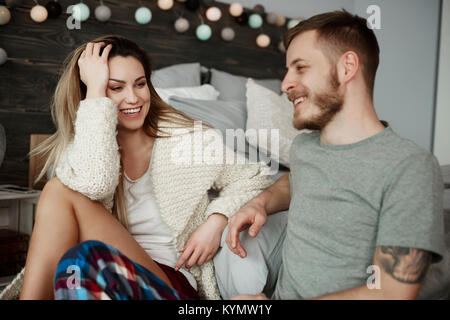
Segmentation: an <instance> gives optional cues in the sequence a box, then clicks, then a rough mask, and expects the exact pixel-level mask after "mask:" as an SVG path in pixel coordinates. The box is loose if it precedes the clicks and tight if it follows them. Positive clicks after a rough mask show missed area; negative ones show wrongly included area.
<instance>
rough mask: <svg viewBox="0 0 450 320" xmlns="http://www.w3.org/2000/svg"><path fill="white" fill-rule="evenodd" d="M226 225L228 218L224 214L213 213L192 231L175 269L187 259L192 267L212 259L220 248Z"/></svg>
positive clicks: (189, 266)
mask: <svg viewBox="0 0 450 320" xmlns="http://www.w3.org/2000/svg"><path fill="white" fill-rule="evenodd" d="M226 225H227V218H226V217H225V216H224V215H222V214H219V213H217V214H216V213H215V214H212V215H211V216H210V217H209V218H208V220H206V221H205V222H204V223H203V224H201V225H200V226H199V227H198V228H197V229H196V230H195V231H194V232H193V233H192V235H191V237H190V238H189V240H188V242H187V243H186V245H185V246H184V247H183V249H181V252H183V254H182V255H181V256H180V258H179V259H178V262H177V264H176V266H175V270H177V271H178V270H179V269H180V268H181V267H182V266H183V264H184V263H185V262H186V261H187V262H186V268H191V267H192V266H194V265H196V264H197V265H199V266H201V265H202V264H203V263H205V262H207V261H209V260H211V259H212V258H213V257H214V255H215V254H216V252H217V250H218V249H219V246H220V239H221V238H222V232H223V230H224V229H225V227H226ZM188 259H189V260H188Z"/></svg>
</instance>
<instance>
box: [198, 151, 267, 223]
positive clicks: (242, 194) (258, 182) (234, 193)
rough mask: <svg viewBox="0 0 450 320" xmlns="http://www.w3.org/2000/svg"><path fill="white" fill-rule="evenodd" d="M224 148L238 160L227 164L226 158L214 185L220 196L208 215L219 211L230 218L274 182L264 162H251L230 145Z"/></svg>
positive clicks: (207, 212) (208, 209) (213, 201)
mask: <svg viewBox="0 0 450 320" xmlns="http://www.w3.org/2000/svg"><path fill="white" fill-rule="evenodd" d="M224 150H225V151H224V152H225V153H227V152H231V153H234V156H235V157H236V161H235V163H233V164H226V160H224V162H225V163H224V164H223V167H222V170H221V171H220V173H219V175H218V176H217V178H216V179H215V181H214V184H213V186H212V188H213V189H215V190H216V191H217V192H218V197H217V198H215V199H214V200H212V201H211V203H210V204H209V205H208V207H207V209H206V212H205V215H206V217H209V216H210V215H211V214H213V213H215V212H218V213H221V214H224V215H225V216H227V217H228V218H230V217H231V216H232V215H233V214H235V213H236V212H237V211H239V209H240V208H241V207H243V206H244V205H245V204H246V203H247V202H248V201H250V200H251V199H253V198H254V197H255V196H257V195H258V194H259V193H261V192H262V191H263V190H264V189H266V188H268V187H269V186H270V185H272V183H273V180H272V179H270V178H269V176H268V172H269V168H268V167H267V166H266V165H265V164H264V163H250V162H249V160H248V159H246V158H245V157H244V156H242V155H240V154H238V153H235V152H234V151H232V150H230V149H229V148H228V147H224ZM224 159H226V157H224ZM239 163H242V164H239Z"/></svg>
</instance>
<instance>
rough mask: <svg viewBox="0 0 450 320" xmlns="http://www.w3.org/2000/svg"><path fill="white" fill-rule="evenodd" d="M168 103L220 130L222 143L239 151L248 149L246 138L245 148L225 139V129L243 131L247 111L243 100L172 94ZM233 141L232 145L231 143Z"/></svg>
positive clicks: (243, 151) (242, 151)
mask: <svg viewBox="0 0 450 320" xmlns="http://www.w3.org/2000/svg"><path fill="white" fill-rule="evenodd" d="M169 105H171V106H172V107H174V108H175V109H177V110H180V111H182V112H184V113H186V114H187V115H188V116H190V117H192V118H194V119H195V120H201V121H204V122H207V123H208V124H210V125H212V126H213V127H214V128H216V129H218V130H220V132H221V133H222V136H223V138H224V143H227V142H228V143H229V147H231V148H232V149H234V151H238V152H240V153H245V151H246V150H249V145H248V143H247V140H245V141H244V145H245V150H237V149H238V148H237V147H238V144H237V142H236V139H235V141H226V130H227V129H242V130H243V131H244V132H245V124H246V121H247V111H246V108H245V102H241V101H220V100H197V99H188V98H180V97H176V96H172V97H170V99H169ZM232 143H234V145H231V144H232Z"/></svg>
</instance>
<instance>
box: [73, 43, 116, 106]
mask: <svg viewBox="0 0 450 320" xmlns="http://www.w3.org/2000/svg"><path fill="white" fill-rule="evenodd" d="M103 46H105V43H104V42H96V43H93V42H89V43H88V44H87V45H86V49H85V50H83V52H82V53H81V55H80V58H79V59H78V66H79V68H80V79H81V81H83V83H84V84H85V85H86V87H87V93H86V98H99V97H104V96H105V95H106V88H107V86H108V80H109V68H108V54H109V52H110V51H111V48H112V44H109V45H107V46H106V48H105V49H104V50H103V52H102V55H100V49H101V48H102V47H103Z"/></svg>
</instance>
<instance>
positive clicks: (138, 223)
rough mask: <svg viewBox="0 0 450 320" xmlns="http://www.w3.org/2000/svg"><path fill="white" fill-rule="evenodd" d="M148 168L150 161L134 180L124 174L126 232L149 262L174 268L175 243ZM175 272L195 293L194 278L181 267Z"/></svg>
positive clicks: (175, 256)
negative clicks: (152, 261) (157, 200)
mask: <svg viewBox="0 0 450 320" xmlns="http://www.w3.org/2000/svg"><path fill="white" fill-rule="evenodd" d="M151 166H152V164H151V160H150V164H149V166H148V169H147V171H146V172H145V173H144V175H143V176H142V177H140V178H138V179H136V180H131V179H130V178H128V176H127V175H126V174H124V179H123V187H124V193H125V202H126V208H127V215H128V224H129V227H130V233H131V234H132V235H133V237H134V238H135V239H136V241H137V242H138V243H139V244H140V245H141V247H142V248H144V250H145V251H146V252H147V253H148V255H149V256H150V257H151V258H152V259H153V260H155V261H158V262H159V263H161V264H165V265H166V266H169V267H172V268H174V267H175V265H176V264H177V261H178V259H177V254H176V249H175V245H174V243H175V240H174V236H173V232H172V230H170V228H169V226H168V225H167V224H166V223H165V222H164V220H163V219H162V217H161V213H160V212H159V209H158V206H157V205H156V202H155V198H154V192H153V184H152V179H151ZM179 271H180V272H181V273H182V274H183V275H184V276H185V277H186V278H187V280H188V281H189V283H190V284H191V286H192V287H193V288H194V289H195V290H197V282H196V281H195V278H194V276H193V275H192V274H191V273H190V272H189V271H187V270H186V269H184V267H183V268H181V269H180V270H179Z"/></svg>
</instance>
